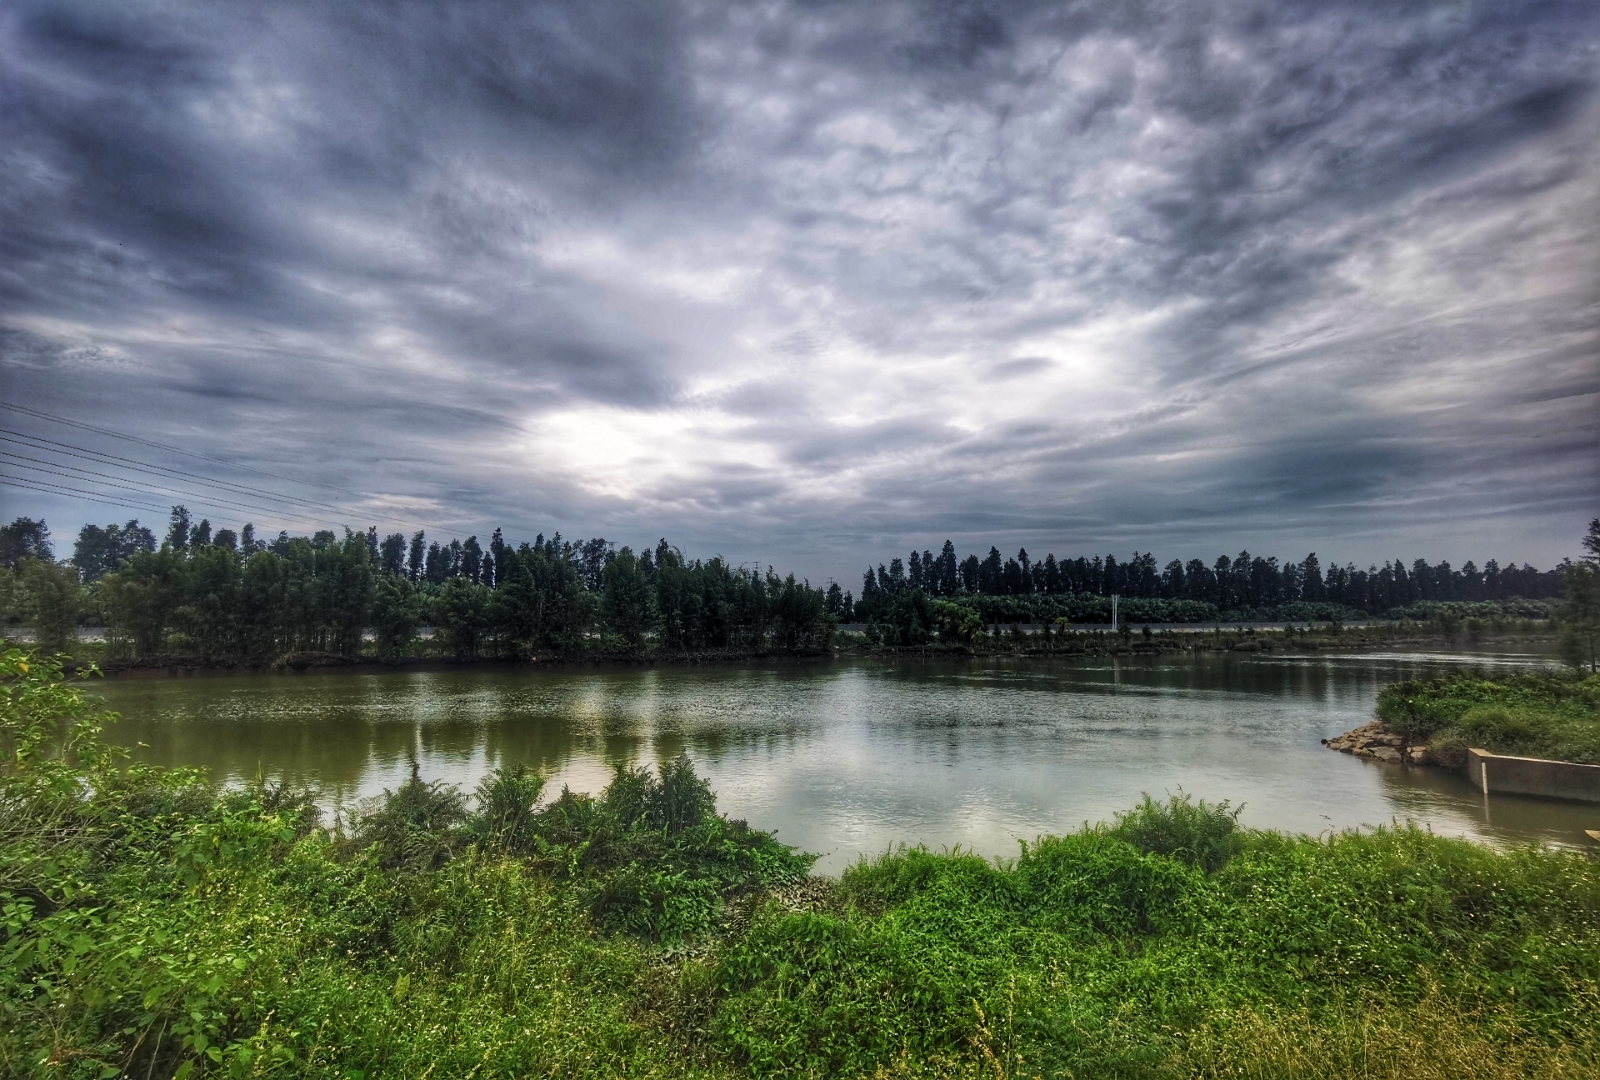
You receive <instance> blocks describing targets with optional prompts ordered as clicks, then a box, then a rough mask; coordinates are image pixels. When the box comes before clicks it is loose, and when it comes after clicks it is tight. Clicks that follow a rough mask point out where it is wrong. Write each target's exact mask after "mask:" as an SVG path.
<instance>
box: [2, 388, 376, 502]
mask: <svg viewBox="0 0 1600 1080" xmlns="http://www.w3.org/2000/svg"><path fill="white" fill-rule="evenodd" d="M0 409H10V410H11V411H12V412H16V413H22V414H23V415H24V416H32V417H35V418H37V419H40V420H52V421H54V422H55V423H58V424H66V425H67V426H69V427H75V428H81V429H83V430H84V431H93V432H96V433H98V434H100V435H109V436H111V437H112V438H113V439H126V440H127V441H128V442H134V443H139V444H140V445H142V446H149V447H154V448H155V449H157V450H166V451H168V452H169V453H173V454H183V455H185V456H187V457H192V458H197V459H199V460H201V461H209V462H212V463H213V464H217V465H226V466H227V467H228V468H230V469H242V470H243V471H245V472H253V473H256V474H258V475H260V476H270V477H272V478H273V479H275V480H287V481H288V482H289V483H291V484H310V485H312V486H314V487H320V488H327V489H328V490H329V491H339V492H343V493H344V494H346V495H354V496H355V497H356V498H358V499H367V498H371V495H370V494H368V493H367V492H364V491H353V490H351V489H350V488H343V487H336V486H334V485H333V484H324V483H322V482H321V481H318V480H303V479H300V478H298V477H293V476H284V475H283V474H282V473H275V472H271V471H269V470H267V469H258V468H256V467H255V466H253V465H242V464H240V463H239V462H237V461H229V460H227V459H226V458H219V457H212V456H211V455H210V454H202V453H198V452H197V451H194V450H185V449H184V448H183V447H181V446H168V445H167V444H166V443H159V442H155V441H154V440H151V439H143V438H140V437H139V436H137V435H128V434H126V433H124V432H121V431H113V430H112V429H110V428H103V427H96V426H95V425H94V424H85V423H84V422H83V421H81V420H72V419H69V418H67V417H65V416H57V415H56V414H55V413H49V412H45V411H44V410H43V409H35V408H31V407H29V406H27V405H18V404H16V403H14V402H9V401H0Z"/></svg>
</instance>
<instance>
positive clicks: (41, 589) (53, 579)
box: [20, 523, 79, 653]
mask: <svg viewBox="0 0 1600 1080" xmlns="http://www.w3.org/2000/svg"><path fill="white" fill-rule="evenodd" d="M41 524H42V523H41ZM20 570H21V574H20V576H21V579H22V595H23V601H24V605H25V613H26V615H27V618H28V621H29V623H30V624H31V625H32V626H33V635H34V637H33V640H34V644H35V645H37V646H38V647H39V648H40V649H41V650H43V651H44V652H47V653H59V652H66V651H68V650H69V649H70V648H71V647H72V644H73V641H74V639H75V637H76V628H77V624H78V606H79V589H78V575H77V573H76V572H75V571H74V570H73V568H72V567H71V566H66V565H62V564H59V563H56V562H55V561H53V560H51V559H41V558H32V557H30V558H26V559H23V560H22V563H21V565H20Z"/></svg>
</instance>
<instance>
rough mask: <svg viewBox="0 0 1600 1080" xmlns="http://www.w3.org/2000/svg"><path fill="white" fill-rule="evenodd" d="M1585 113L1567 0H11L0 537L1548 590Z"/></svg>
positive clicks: (1599, 413) (1586, 79)
mask: <svg viewBox="0 0 1600 1080" xmlns="http://www.w3.org/2000/svg"><path fill="white" fill-rule="evenodd" d="M1597 78H1600V5H1597V4H1595V3H1594V2H1593V0H1573V2H1556V3H1543V2H1539V0H1510V2H1504V3H1496V2H1493V0H1483V2H1451V3H1437V4H1427V3H1407V2H1399V0H1384V2H1374V3H1338V2H1334V0H1315V2H1306V3H1288V2H1277V3H1267V2H1259V3H1258V2H1249V0H1235V2H1227V3H1208V2H1205V0H1174V2H1171V3H1157V2H1141V0H1127V2H1111V0H1104V2H1098V3H1079V2H1070V0H1069V2H1054V3H1043V4H1032V3H998V2H997V3H979V2H955V3H894V2H888V0H884V2H874V3H871V4H860V3H848V4H847V3H820V2H812V3H785V2H781V0H780V2H769V3H755V4H742V3H721V4H710V3H704V4H702V3H684V4H675V3H671V2H665V0H662V2H653V3H650V4H644V5H640V4H609V3H603V2H597V0H578V2H573V3H533V2H525V0H519V2H514V3H512V2H494V0H485V2H474V3H454V4H438V3H434V2H431V0H428V2H420V0H419V2H410V3H408V2H404V0H395V2H386V3H374V2H365V0H341V2H340V3H337V4H327V3H305V4H296V3H262V4H215V3H199V2H191V3H156V2H149V0H123V2H117V3H110V2H106V3H77V2H72V0H45V2H30V0H12V2H9V3H7V4H5V5H3V6H0V392H3V398H0V402H3V403H5V404H6V405H8V406H14V407H15V408H8V409H5V410H0V439H4V440H7V441H4V443H3V449H4V451H5V453H6V454H7V455H9V456H7V457H4V458H0V484H3V483H5V482H6V480H5V479H4V478H5V477H10V478H12V483H11V486H8V487H0V499H3V501H4V503H5V511H4V516H5V517H6V518H7V519H8V520H9V518H11V517H13V516H15V515H17V514H27V515H30V516H35V517H38V516H44V517H45V518H46V520H47V521H48V522H49V523H50V525H51V527H52V530H53V533H54V536H55V538H56V540H57V543H58V546H60V547H66V548H69V547H70V541H71V538H72V536H73V535H75V533H76V531H77V528H78V527H79V526H80V525H81V524H83V523H84V522H88V521H97V522H106V521H111V520H123V519H126V518H127V517H131V516H135V515H136V514H137V516H139V517H140V518H141V520H144V521H146V522H147V523H148V522H157V523H159V522H160V521H161V520H162V519H164V517H165V514H164V513H162V512H160V510H161V508H162V507H165V506H167V505H170V504H171V503H173V502H179V501H182V502H185V503H186V504H187V505H189V506H190V507H191V508H192V509H194V510H195V513H196V517H199V516H202V515H203V516H206V517H208V518H210V519H211V520H212V521H213V522H214V523H215V524H218V525H223V524H227V525H230V526H233V527H237V526H238V524H240V523H241V522H242V521H243V520H253V521H254V522H256V524H257V527H258V529H261V530H270V531H273V532H275V531H276V530H277V529H278V528H280V527H287V528H289V529H291V531H295V530H305V529H313V528H323V527H336V526H338V525H348V526H350V527H355V528H363V527H365V526H366V525H367V524H369V523H372V524H376V525H378V527H379V528H380V530H381V531H383V532H389V531H398V530H405V531H408V532H409V531H411V530H413V529H415V528H418V527H424V526H425V527H426V528H427V530H428V532H429V535H430V536H435V537H439V538H444V537H446V536H452V535H454V536H465V535H466V534H468V533H476V534H478V535H479V536H480V537H481V536H484V535H486V534H487V533H488V532H489V531H491V530H492V529H493V528H494V527H496V526H501V527H503V528H504V529H505V531H506V534H507V536H508V537H510V538H512V539H530V538H531V537H532V536H533V535H534V534H535V533H537V532H543V533H546V534H549V533H551V532H554V531H557V530H559V531H560V532H562V533H563V534H564V535H566V536H568V537H577V536H592V535H602V536H605V537H607V538H610V539H614V540H617V541H619V542H621V543H627V544H632V545H634V546H636V547H637V546H640V545H652V546H653V544H654V542H655V541H656V539H657V538H659V537H662V536H665V537H667V538H668V539H669V540H670V541H672V542H673V543H675V544H678V545H680V546H681V547H682V548H684V549H685V550H686V551H687V552H688V553H689V554H690V555H710V554H713V553H722V554H723V555H725V556H727V557H728V558H729V559H731V560H733V561H734V562H754V563H761V564H771V565H774V566H776V567H777V568H778V569H779V570H780V571H783V570H793V571H795V572H797V573H799V574H801V575H803V576H806V577H809V578H810V579H811V580H812V581H813V583H816V582H819V581H821V580H825V579H827V578H830V577H837V578H838V579H839V580H840V581H842V582H845V583H846V584H848V583H849V582H851V581H853V580H859V576H860V572H861V568H862V567H863V566H864V565H866V564H867V563H869V562H872V563H876V562H878V561H882V560H885V559H887V558H888V557H890V556H892V555H896V554H904V553H905V552H906V551H907V550H909V549H910V548H912V547H916V548H917V549H921V548H924V547H929V548H933V549H934V550H937V549H938V547H939V545H940V544H941V543H942V542H943V541H944V539H946V538H947V537H948V538H952V539H954V540H955V542H956V546H957V549H958V550H959V551H960V552H961V553H962V554H963V555H964V554H965V553H966V552H968V551H977V552H980V553H981V552H983V551H987V549H988V547H989V545H990V544H991V543H992V544H996V545H998V546H1000V547H1001V549H1002V550H1003V551H1007V552H1008V553H1009V552H1010V551H1013V550H1015V549H1016V548H1017V547H1026V548H1027V549H1028V550H1029V551H1030V552H1031V553H1033V554H1034V555H1035V556H1036V557H1037V556H1039V555H1042V554H1044V553H1045V552H1047V551H1050V552H1054V553H1056V554H1057V555H1058V556H1066V555H1078V554H1092V553H1096V552H1099V553H1104V552H1108V551H1109V552H1114V553H1116V554H1117V555H1118V557H1119V558H1122V557H1124V556H1125V555H1126V553H1128V552H1130V551H1132V550H1135V549H1137V550H1141V551H1154V552H1155V554H1156V555H1157V556H1158V558H1160V559H1161V560H1162V561H1165V560H1166V559H1168V558H1184V559H1188V558H1192V557H1203V558H1207V559H1208V560H1209V559H1210V558H1212V557H1214V556H1215V555H1216V554H1220V553H1233V552H1235V551H1237V550H1239V549H1240V548H1248V549H1249V550H1251V551H1252V552H1256V553H1258V554H1274V555H1279V556H1282V557H1286V558H1296V559H1298V558H1302V557H1303V556H1304V555H1305V553H1306V552H1307V551H1310V550H1316V551H1318V552H1319V555H1320V557H1321V558H1322V560H1323V562H1324V563H1326V562H1328V561H1330V560H1336V561H1339V562H1341V563H1342V562H1345V561H1354V562H1357V563H1358V564H1362V565H1365V564H1366V563H1368V562H1372V561H1380V562H1381V561H1382V560H1384V559H1386V558H1393V557H1399V558H1404V559H1406V560H1407V561H1408V562H1409V561H1410V560H1411V559H1412V558H1415V557H1419V556H1420V557H1427V558H1430V559H1432V560H1437V559H1439V558H1449V559H1451V560H1453V561H1455V562H1456V563H1457V564H1459V563H1460V562H1461V561H1464V560H1466V559H1469V558H1470V559H1476V560H1478V561H1479V562H1480V563H1481V562H1482V561H1483V560H1485V559H1487V558H1498V559H1500V560H1501V561H1502V562H1504V561H1506V560H1508V559H1514V560H1517V561H1523V560H1528V561H1532V562H1534V563H1535V564H1536V565H1538V566H1540V567H1541V568H1544V567H1547V566H1549V565H1551V564H1553V563H1554V562H1555V561H1556V560H1558V559H1559V558H1560V557H1561V556H1563V555H1568V554H1572V555H1575V554H1577V548H1578V538H1579V537H1580V536H1581V535H1582V533H1583V531H1584V528H1585V525H1586V523H1587V522H1588V520H1589V519H1590V518H1591V517H1593V516H1595V515H1596V514H1600V255H1597V252H1600V247H1597V239H1600V94H1597V93H1596V81H1597ZM63 419H65V420H70V421H73V422H75V423H76V424H78V425H80V426H77V427H73V426H69V425H67V424H63V423H62V422H61V420H63ZM82 425H87V427H85V426H82ZM91 428H97V429H99V430H90V429H91ZM123 436H126V437H123ZM30 440H31V441H30ZM40 440H48V442H41V441H40ZM132 440H142V441H137V442H136V441H132ZM63 447H66V448H67V449H62V448H63ZM178 451H186V452H187V454H184V453H179V452H178ZM74 454H75V455H76V456H73V455H74ZM96 455H98V456H96ZM196 455H198V456H196ZM119 459H120V460H119ZM30 460H31V461H32V463H33V464H31V465H30V464H29V461H30ZM124 462H134V463H136V465H139V466H144V467H145V468H144V471H140V470H139V469H138V468H136V467H135V468H132V470H131V471H130V467H129V466H127V465H126V464H124ZM47 469H55V471H54V472H53V473H52V472H46V471H44V470H47ZM150 469H161V470H168V472H165V473H156V472H151V471H149V470H150ZM71 470H77V471H76V472H74V471H71ZM173 473H180V474H187V476H188V477H189V478H188V479H186V478H184V477H183V476H174V475H172V474H173ZM193 478H201V479H204V480H208V481H210V483H211V486H199V484H200V480H197V479H193ZM23 480H27V481H30V482H31V483H32V487H29V486H27V485H23V486H18V485H19V484H20V483H21V481H23ZM40 482H43V483H50V484H54V485H56V487H55V491H54V493H46V492H45V491H42V490H38V485H39V483H40ZM119 482H120V485H119ZM219 483H220V484H229V485H233V486H232V487H219V486H216V485H217V484H219ZM163 485H164V486H163ZM63 488H68V489H71V490H68V491H62V490H61V489H63ZM185 493H187V494H188V495H189V496H190V497H184V498H179V497H178V496H180V495H184V494H185ZM196 493H198V494H199V495H200V496H201V497H198V498H197V497H193V496H194V495H195V494H196ZM90 495H93V496H94V497H96V498H99V499H100V500H102V501H99V502H96V501H91V499H90V497H89V496H90ZM268 495H276V496H278V497H279V501H277V502H271V501H270V500H268V499H267V496H268ZM206 499H210V500H212V501H211V502H207V501H205V500H206ZM285 499H289V500H294V501H293V502H287V501H284V500H285ZM116 500H121V502H122V503H124V504H127V505H116V504H115V501H116ZM313 504H315V505H313ZM62 553H63V554H64V553H65V552H62Z"/></svg>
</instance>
